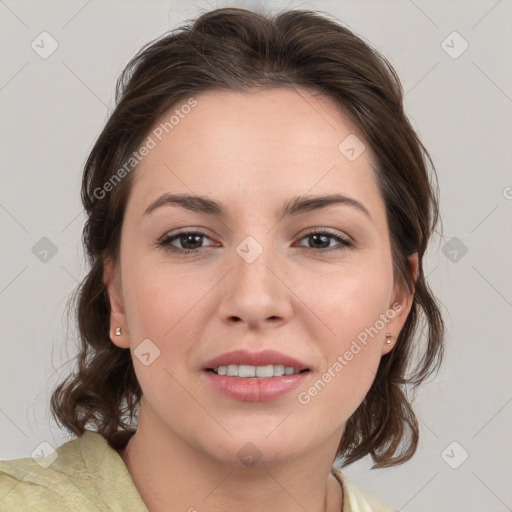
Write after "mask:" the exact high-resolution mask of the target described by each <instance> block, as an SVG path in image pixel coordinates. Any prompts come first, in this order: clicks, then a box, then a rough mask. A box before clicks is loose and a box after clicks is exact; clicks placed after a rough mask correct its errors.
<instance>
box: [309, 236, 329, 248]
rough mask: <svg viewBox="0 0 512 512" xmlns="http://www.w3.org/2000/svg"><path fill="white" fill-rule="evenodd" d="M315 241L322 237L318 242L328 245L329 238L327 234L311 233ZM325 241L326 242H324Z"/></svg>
mask: <svg viewBox="0 0 512 512" xmlns="http://www.w3.org/2000/svg"><path fill="white" fill-rule="evenodd" d="M310 238H312V239H313V240H314V242H315V243H317V242H318V241H319V239H322V240H321V241H320V244H321V245H322V246H323V247H324V246H325V247H329V240H328V238H329V237H328V236H327V235H311V237H310ZM325 242H327V244H326V243H325Z"/></svg>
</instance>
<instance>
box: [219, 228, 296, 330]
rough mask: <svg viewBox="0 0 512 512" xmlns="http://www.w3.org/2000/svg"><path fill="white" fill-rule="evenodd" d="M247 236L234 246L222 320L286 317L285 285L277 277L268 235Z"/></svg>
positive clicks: (276, 258) (277, 260) (277, 264)
mask: <svg viewBox="0 0 512 512" xmlns="http://www.w3.org/2000/svg"><path fill="white" fill-rule="evenodd" d="M267 235H268V236H262V235H260V236H259V239H260V240H263V239H264V240H263V243H260V242H259V241H258V240H257V239H256V238H255V237H253V236H248V237H246V238H245V239H244V240H242V242H241V243H240V244H238V246H236V248H235V251H234V254H233V258H232V262H233V266H234V268H233V270H232V272H230V277H229V279H228V280H227V288H228V289H225V290H224V293H223V298H222V307H221V314H222V315H223V317H224V319H228V318H233V317H237V318H238V319H240V320H243V321H246V322H247V323H250V324H257V323H259V322H264V321H265V320H267V319H274V318H280V319H284V318H286V317H287V316H288V315H289V313H290V311H291V304H290V300H289V297H288V294H287V288H286V286H284V285H283V283H282V282H281V280H280V279H279V278H278V275H279V268H281V262H280V257H279V254H277V252H276V251H275V250H274V248H273V244H272V243H271V238H272V236H271V234H268V233H267Z"/></svg>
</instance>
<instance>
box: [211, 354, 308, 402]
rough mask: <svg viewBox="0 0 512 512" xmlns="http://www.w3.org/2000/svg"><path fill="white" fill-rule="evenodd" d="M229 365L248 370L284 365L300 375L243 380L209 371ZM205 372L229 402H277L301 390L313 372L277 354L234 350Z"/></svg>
mask: <svg viewBox="0 0 512 512" xmlns="http://www.w3.org/2000/svg"><path fill="white" fill-rule="evenodd" d="M230 364H235V365H249V366H266V365H283V366H287V367H292V368H293V369H294V370H298V371H300V372H301V373H295V374H293V375H282V376H280V377H262V378H254V377H250V378H242V377H230V376H227V375H217V374H216V373H214V372H213V371H209V370H212V369H213V368H218V367H219V366H228V365H230ZM202 370H203V372H202V374H203V375H204V377H205V378H206V380H207V382H208V383H209V384H210V385H211V386H212V387H213V389H214V390H215V391H217V392H218V393H221V394H223V395H224V396H227V397H228V398H232V399H235V400H240V401H244V402H266V401H269V400H275V399H276V398H279V397H281V396H283V395H286V394H287V393H289V392H290V391H292V390H293V389H295V388H297V387H298V386H300V385H301V384H302V383H304V381H305V379H307V378H308V377H309V374H310V373H311V371H310V368H308V367H307V365H305V364H304V363H302V362H301V361H299V360H297V359H295V358H293V357H290V356H287V355H286V354H283V353H282V352H277V351H275V350H264V351H262V352H248V351H246V350H234V351H232V352H228V353H226V354H222V355H220V356H218V357H215V358H213V359H211V360H210V361H208V362H207V363H206V364H205V365H204V366H203V368H202ZM303 370H308V371H303Z"/></svg>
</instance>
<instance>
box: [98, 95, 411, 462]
mask: <svg viewBox="0 0 512 512" xmlns="http://www.w3.org/2000/svg"><path fill="white" fill-rule="evenodd" d="M195 100H196V101H197V104H196V105H195V106H194V108H190V109H183V110H182V112H185V111H186V112H187V114H186V115H181V116H180V117H179V122H178V123H176V124H174V126H173V127H172V130H171V129H169V128H168V130H167V131H168V133H166V132H165V130H162V129H161V128H160V130H156V128H157V126H156V127H155V130H153V132H152V134H150V136H151V137H152V139H153V141H154V142H155V143H156V144H155V147H153V148H152V149H151V150H150V151H149V154H147V156H145V158H144V159H143V160H142V161H141V163H140V164H139V166H138V167H137V169H136V170H135V171H133V172H134V176H133V178H134V181H133V187H132V189H131V192H130V197H129V200H128V203H127V206H126V212H125V218H124V223H123V228H122V235H121V249H120V262H119V265H118V266H117V267H116V268H113V267H112V266H111V265H107V266H106V270H105V279H104V280H105V282H106V284H107V286H108V292H109V297H110V302H111V307H112V319H111V322H112V323H111V330H113V329H114V327H116V326H121V327H122V328H123V334H122V336H112V341H113V342H114V343H116V344H117V345H118V346H120V347H124V348H129V349H130V350H131V353H132V357H133V363H134V368H135V371H136V375H137V378H138V380H139V382H140V385H141V388H142V391H143V400H142V408H143V410H144V411H145V412H144V414H146V417H147V418H148V421H147V424H146V427H145V428H149V429H158V430H159V431H160V432H166V433H167V434H168V435H169V436H170V437H173V436H175V437H178V438H180V439H181V440H183V441H184V442H185V443H186V444H187V445H188V446H190V447H192V448H194V449H195V450H197V451H199V452H200V453H202V454H204V455H207V456H209V457H211V458H213V459H216V460H219V461H224V462H226V463H229V464H235V465H236V464H238V465H240V464H242V463H244V461H243V460H242V459H243V457H242V456H241V455H243V454H244V451H243V450H254V451H255V453H257V454H258V457H261V462H262V463H269V464H270V463H272V462H275V461H277V460H284V459H290V460H291V459H292V458H294V457H298V456H300V455H302V454H306V453H307V452H308V451H309V450H314V449H317V450H318V449H320V448H321V447H326V446H329V447H330V449H333V450H335V448H336V447H337V445H338V442H339V440H340V438H341V435H342V432H343V427H344V424H345V422H346V421H347V419H348V418H349V417H350V416H351V414H352V413H353V412H354V411H355V409H356V408H357V407H358V405H359V404H360V403H361V401H362V400H363V398H364V396H365V394H366V393H367V391H368V390H369V388H370V386H371V384H372V381H373V380H374V377H375V374H376V371H377V368H378V364H379V360H380V358H381V357H382V355H383V354H385V353H386V352H387V351H389V350H392V348H393V344H394V341H395V340H396V336H398V333H399V331H400V329H401V328H402V326H403V323H404V322H405V320H406V318H407V314H408V312H409V310H410V306H411V303H412V296H411V295H410V294H408V293H407V291H406V290H404V289H400V288H397V287H395V286H394V283H393V273H392V260H391V249H390V240H389V235H388V226H387V222H386V213H385V206H384V203H383V200H382V197H381V196H380V193H379V190H378V188H377V183H376V177H375V174H374V170H373V169H372V167H371V163H372V156H371V154H370V149H369V147H368V144H366V149H365V150H364V151H363V152H362V153H361V154H360V155H359V156H357V153H358V151H359V150H360V149H361V148H362V146H361V144H362V143H363V139H362V137H361V136H360V135H358V131H357V130H356V129H355V127H354V126H352V125H351V124H350V123H349V122H348V120H347V119H346V118H345V117H344V116H343V114H342V113H340V111H339V110H338V109H336V108H335V106H334V105H333V104H332V103H330V102H329V100H327V99H326V98H323V97H321V96H311V95H310V94H308V93H307V92H306V91H304V90H300V89H299V90H297V91H292V90H288V89H274V90H267V91H262V90H260V91H257V92H252V93H250V94H249V93H248V94H241V93H234V92H213V91H212V92H208V93H204V94H201V95H197V96H196V97H195ZM184 103H185V102H184ZM176 108H179V106H177V107H176ZM173 110H174V108H173ZM171 114H172V113H171ZM169 117H170V114H166V115H165V116H163V117H162V122H165V121H167V120H168V119H169ZM158 124H160V123H158ZM155 134H158V136H157V135H155ZM349 136H350V137H351V138H350V139H348V141H351V142H352V144H349V148H348V149H347V147H346V145H347V142H345V145H343V144H342V146H341V150H340V149H339V148H338V146H339V145H340V143H341V142H342V141H344V140H345V139H346V138H347V137H349ZM354 136H355V137H358V140H357V139H354ZM160 139H161V140H160ZM354 141H355V142H354ZM354 144H355V146H354ZM150 145H153V144H150ZM350 147H354V148H355V151H354V152H352V151H350ZM354 156H357V158H355V159H354ZM348 157H350V158H348ZM166 194H167V195H166ZM183 194H186V195H191V196H201V197H202V198H206V199H207V200H208V201H209V202H206V203H205V202H204V201H203V202H201V201H200V200H197V199H196V200H188V202H186V203H183V201H181V202H180V201H178V202H173V201H171V200H170V195H183ZM334 194H337V195H338V196H344V197H345V198H348V199H344V200H341V202H340V201H336V202H329V201H323V202H322V201H318V202H314V201H313V202H309V203H302V207H299V206H300V204H301V200H304V199H314V198H318V197H320V196H331V199H332V196H333V195H334ZM174 199H176V198H174ZM338 199H339V197H338ZM294 200H295V201H294ZM212 202H215V205H213V203H212ZM286 206H288V208H287V211H286V212H285V209H286ZM294 206H295V207H294ZM410 263H411V267H412V269H413V272H416V270H417V260H416V259H415V257H412V258H411V259H410ZM386 333H391V334H393V338H392V341H393V343H392V344H390V345H388V344H386V343H385V335H386ZM233 351H237V354H232V352H233ZM238 351H241V352H238ZM267 351H272V352H267ZM226 354H227V355H226ZM224 355H226V356H225V357H221V359H217V358H219V356H224ZM215 359H217V360H215ZM255 367H256V368H255ZM281 367H284V368H281ZM283 371H284V372H285V375H280V374H282V372H283ZM215 372H217V373H215ZM237 372H239V373H240V375H239V376H236V373H237ZM256 372H257V373H258V375H259V376H256ZM268 372H270V373H268ZM292 372H293V374H292ZM223 373H227V375H222V374H223ZM243 375H254V376H249V377H244V376H243ZM270 375H273V376H270ZM142 414H143V412H142V409H141V415H142ZM247 443H252V445H254V447H252V448H250V449H249V448H247V447H248V446H250V445H247ZM244 447H245V448H244ZM241 450H242V451H241Z"/></svg>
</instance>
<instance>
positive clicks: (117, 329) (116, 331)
mask: <svg viewBox="0 0 512 512" xmlns="http://www.w3.org/2000/svg"><path fill="white" fill-rule="evenodd" d="M114 334H115V335H116V336H121V327H116V328H115V329H114Z"/></svg>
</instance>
